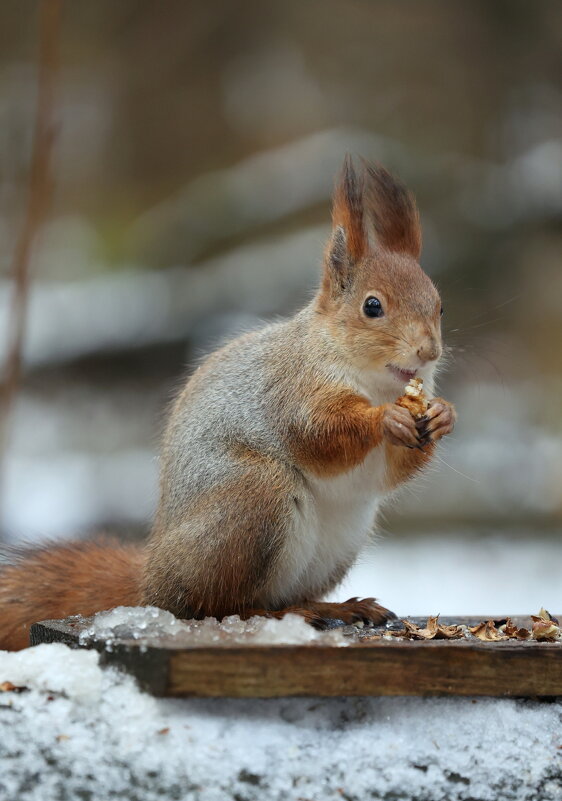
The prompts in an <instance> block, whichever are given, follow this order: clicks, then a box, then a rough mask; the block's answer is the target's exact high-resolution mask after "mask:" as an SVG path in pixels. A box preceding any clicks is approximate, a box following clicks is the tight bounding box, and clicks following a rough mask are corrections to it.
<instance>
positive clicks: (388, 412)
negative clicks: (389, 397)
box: [382, 403, 420, 448]
mask: <svg viewBox="0 0 562 801" xmlns="http://www.w3.org/2000/svg"><path fill="white" fill-rule="evenodd" d="M382 430H383V434H384V436H385V438H386V439H388V441H389V442H391V443H392V444H393V445H404V446H406V447H407V448H417V447H419V444H420V433H419V432H418V429H417V428H416V422H415V420H414V418H413V417H412V415H411V414H410V412H409V411H408V410H407V409H404V408H403V407H402V406H397V405H396V404H395V403H388V404H387V405H386V406H385V407H384V412H383V417H382Z"/></svg>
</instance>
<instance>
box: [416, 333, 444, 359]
mask: <svg viewBox="0 0 562 801" xmlns="http://www.w3.org/2000/svg"><path fill="white" fill-rule="evenodd" d="M440 355H441V348H440V347H439V345H438V344H437V342H435V340H434V339H432V340H431V341H429V342H424V344H423V345H420V347H419V348H418V350H417V357H418V359H419V360H420V361H421V362H423V363H424V364H425V362H433V361H435V360H436V359H438V358H439V356H440Z"/></svg>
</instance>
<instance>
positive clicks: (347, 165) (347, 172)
mask: <svg viewBox="0 0 562 801" xmlns="http://www.w3.org/2000/svg"><path fill="white" fill-rule="evenodd" d="M367 250H368V237H367V233H366V231H365V227H364V224H363V178H362V177H361V178H360V179H359V178H358V177H357V174H356V172H355V169H354V167H353V163H352V161H351V157H350V156H349V155H348V156H346V158H345V161H344V163H343V168H342V171H341V173H340V175H339V177H338V179H337V181H336V187H335V190H334V198H333V207H332V236H331V238H330V241H329V242H328V248H327V252H326V270H327V273H328V276H327V277H328V278H329V279H330V281H331V283H332V285H333V287H334V288H339V289H340V290H342V289H343V290H345V289H347V287H348V286H349V285H350V284H351V282H352V279H353V268H354V266H355V264H357V262H358V261H359V260H360V259H361V258H362V257H363V256H365V255H366V254H367Z"/></svg>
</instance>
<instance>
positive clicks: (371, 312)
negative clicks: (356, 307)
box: [363, 296, 384, 317]
mask: <svg viewBox="0 0 562 801" xmlns="http://www.w3.org/2000/svg"><path fill="white" fill-rule="evenodd" d="M363 311H364V312H365V314H366V315H367V317H382V316H383V315H384V311H383V310H382V303H381V302H380V300H379V299H378V298H374V297H372V296H371V297H370V298H367V300H366V301H365V303H364V304H363Z"/></svg>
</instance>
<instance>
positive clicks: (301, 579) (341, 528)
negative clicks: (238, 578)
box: [270, 447, 385, 603]
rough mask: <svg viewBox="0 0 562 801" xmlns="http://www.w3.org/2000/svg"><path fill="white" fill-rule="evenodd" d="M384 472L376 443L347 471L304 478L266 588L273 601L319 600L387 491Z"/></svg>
mask: <svg viewBox="0 0 562 801" xmlns="http://www.w3.org/2000/svg"><path fill="white" fill-rule="evenodd" d="M384 473H385V458H384V450H383V449H382V448H380V447H379V448H375V449H374V450H373V451H372V452H371V453H370V454H369V455H368V456H367V458H366V459H365V461H364V462H363V463H362V464H361V465H359V466H358V467H356V468H354V469H353V470H350V471H349V472H347V473H343V474H341V475H339V476H335V477H333V478H318V477H313V476H308V477H307V484H308V491H307V492H306V495H305V497H304V499H303V500H302V501H301V504H300V509H299V511H298V512H297V513H296V515H295V525H294V528H293V530H292V532H291V536H290V538H289V540H288V542H287V547H286V549H285V552H284V554H283V558H282V560H281V562H282V564H281V565H280V566H279V568H280V569H279V570H278V571H277V572H276V577H275V578H276V580H275V587H272V588H270V589H271V591H272V595H273V596H274V597H275V600H276V601H277V600H282V601H283V602H285V603H291V602H292V600H293V599H297V598H302V597H308V598H317V597H318V593H319V591H321V588H322V587H324V586H325V585H326V582H327V581H328V580H329V578H330V576H332V575H333V574H334V572H335V571H337V569H338V568H339V567H340V566H342V565H349V564H351V563H352V562H354V561H355V559H356V557H357V555H358V553H359V551H360V550H361V549H362V548H363V546H364V545H365V544H366V543H367V541H368V539H369V536H370V534H371V532H372V530H373V526H374V522H375V516H376V513H377V509H378V507H379V505H380V502H381V500H382V498H383V496H384V494H385V493H384V490H383V480H384Z"/></svg>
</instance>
